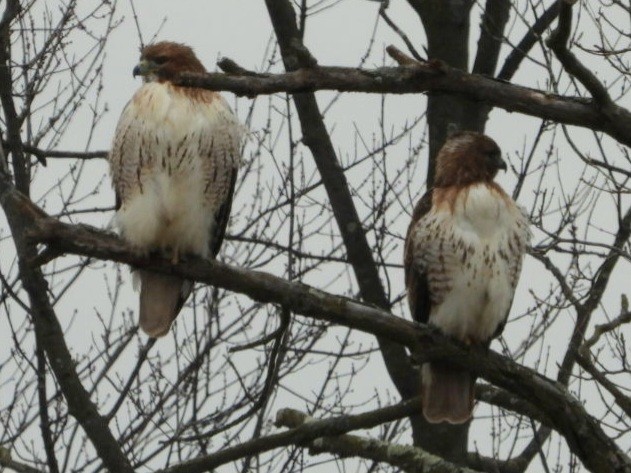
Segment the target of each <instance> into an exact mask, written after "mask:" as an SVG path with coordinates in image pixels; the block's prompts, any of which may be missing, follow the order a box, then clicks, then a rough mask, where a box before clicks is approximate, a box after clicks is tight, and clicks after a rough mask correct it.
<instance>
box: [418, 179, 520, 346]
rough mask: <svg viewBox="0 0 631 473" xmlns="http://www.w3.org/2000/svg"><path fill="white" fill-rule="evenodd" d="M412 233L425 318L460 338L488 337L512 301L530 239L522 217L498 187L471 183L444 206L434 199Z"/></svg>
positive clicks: (501, 320) (486, 338)
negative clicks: (423, 284)
mask: <svg viewBox="0 0 631 473" xmlns="http://www.w3.org/2000/svg"><path fill="white" fill-rule="evenodd" d="M413 231H414V236H413V238H414V240H413V244H414V255H415V262H414V263H415V265H417V267H418V268H419V270H421V271H423V272H425V273H426V274H427V278H428V284H429V290H430V294H431V300H432V308H431V312H430V318H429V322H430V323H431V324H433V325H436V326H438V327H440V328H441V329H442V330H443V331H444V332H445V333H447V334H449V335H452V336H455V337H457V338H459V339H461V340H467V341H472V342H480V341H485V340H488V339H490V338H491V337H492V336H493V334H494V332H495V330H496V329H497V327H498V326H499V325H500V324H501V323H502V322H503V321H504V320H505V318H506V316H507V314H508V311H509V309H510V305H511V303H512V299H513V295H514V292H515V287H516V285H517V280H518V278H519V272H520V270H521V261H522V258H523V254H524V252H525V249H526V247H527V245H528V243H529V238H530V232H529V229H528V221H527V218H526V216H525V215H524V214H523V213H522V212H521V210H520V209H519V208H518V207H517V206H516V205H515V203H514V202H513V201H512V199H510V197H508V196H507V195H506V194H504V193H503V191H501V189H499V188H497V187H494V186H490V185H487V184H475V185H471V186H469V187H467V188H465V189H463V190H460V191H459V192H458V193H457V194H456V197H455V201H452V202H451V203H449V204H448V203H444V204H439V205H436V203H435V202H434V205H433V206H432V210H431V211H430V212H428V213H427V214H426V215H425V216H424V217H422V218H421V219H420V220H419V221H418V222H417V223H416V225H415V227H414V230H413Z"/></svg>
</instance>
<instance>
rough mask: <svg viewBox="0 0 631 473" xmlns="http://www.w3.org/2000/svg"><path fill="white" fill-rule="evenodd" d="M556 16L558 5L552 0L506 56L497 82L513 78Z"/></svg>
mask: <svg viewBox="0 0 631 473" xmlns="http://www.w3.org/2000/svg"><path fill="white" fill-rule="evenodd" d="M558 15H559V3H558V2H557V1H556V0H554V2H553V3H552V5H550V6H549V7H548V9H547V10H546V11H544V12H543V14H542V15H541V16H540V17H539V18H537V21H535V23H534V24H533V25H532V26H531V27H530V29H529V30H528V33H526V34H525V35H524V37H523V38H522V39H521V41H520V42H519V44H517V46H515V47H514V48H513V50H512V51H511V52H510V53H509V54H508V56H507V57H506V60H505V61H504V65H503V66H502V69H501V70H500V73H499V74H498V75H497V78H498V79H499V80H502V81H509V80H511V79H512V78H513V76H514V75H515V73H516V72H517V69H519V66H520V65H521V63H522V61H523V60H524V58H526V56H528V53H529V52H530V50H531V49H532V47H533V46H534V45H535V44H537V41H539V39H540V38H541V35H542V34H543V32H544V31H546V30H547V29H548V28H549V27H550V25H551V24H552V22H553V21H554V20H556V18H557V16H558Z"/></svg>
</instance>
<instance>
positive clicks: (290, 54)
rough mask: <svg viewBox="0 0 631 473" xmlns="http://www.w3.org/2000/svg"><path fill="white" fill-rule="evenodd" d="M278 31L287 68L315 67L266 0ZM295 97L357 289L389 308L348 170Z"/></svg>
mask: <svg viewBox="0 0 631 473" xmlns="http://www.w3.org/2000/svg"><path fill="white" fill-rule="evenodd" d="M266 5H267V10H268V12H269V15H270V18H271V20H272V25H273V26H274V31H275V32H276V37H277V39H278V45H279V47H280V51H281V55H282V57H283V62H284V64H285V69H287V70H288V71H291V70H294V69H297V68H298V67H303V68H313V67H315V64H316V62H315V59H314V58H313V57H312V56H311V54H310V53H309V51H308V50H307V48H306V47H305V46H304V44H303V43H302V39H301V34H300V32H299V30H298V26H297V25H296V15H295V12H294V9H293V7H292V5H291V3H290V2H289V1H288V0H266ZM293 98H294V103H295V105H296V111H297V112H298V118H299V120H300V126H301V129H302V135H303V142H304V144H305V145H307V147H308V148H309V150H310V151H311V154H312V155H313V159H314V161H315V163H316V166H317V168H318V171H319V173H320V175H321V176H322V183H323V184H324V188H325V190H326V192H327V195H328V197H329V201H330V202H331V209H332V211H333V216H334V217H335V221H336V222H337V226H338V228H339V230H340V234H341V236H342V240H343V241H344V246H345V248H346V254H347V256H348V260H349V262H350V264H351V266H352V267H353V271H354V273H355V277H356V279H357V285H358V286H359V292H360V294H361V297H362V299H363V300H364V301H366V302H368V303H371V304H375V305H377V306H379V307H381V308H382V309H386V310H387V309H389V307H390V301H389V300H388V296H387V295H386V292H385V290H384V287H383V284H382V283H381V280H380V278H379V270H378V268H377V264H376V262H375V258H374V256H373V253H372V250H371V248H370V246H369V244H368V240H367V238H366V232H365V231H364V228H363V227H362V223H361V220H360V218H359V215H358V214H357V209H356V208H355V203H354V202H353V198H352V196H351V192H350V189H349V186H348V182H347V181H346V176H345V174H344V171H343V169H342V167H341V165H340V162H339V160H338V158H337V154H336V153H335V148H334V147H333V143H332V142H331V138H330V136H329V133H328V131H327V129H326V125H325V124H324V120H323V118H322V114H321V113H320V109H319V107H318V103H317V101H316V98H315V95H314V94H313V93H302V94H295V95H294V97H293ZM378 342H379V347H380V349H381V353H382V356H383V358H384V362H385V365H386V368H387V370H388V373H389V374H390V377H391V379H392V381H393V383H394V385H395V386H396V387H397V390H398V391H399V393H400V395H401V396H402V397H403V398H407V397H410V396H412V395H414V394H415V392H416V389H415V388H416V382H414V378H415V376H414V371H413V370H412V368H411V364H410V362H409V360H408V357H407V354H406V352H405V350H404V348H403V347H401V346H397V345H393V344H392V343H389V342H387V341H386V340H382V339H379V340H378Z"/></svg>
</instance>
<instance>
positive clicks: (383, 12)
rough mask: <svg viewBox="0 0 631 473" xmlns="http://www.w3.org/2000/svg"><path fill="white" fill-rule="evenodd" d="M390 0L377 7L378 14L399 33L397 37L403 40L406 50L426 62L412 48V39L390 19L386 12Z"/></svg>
mask: <svg viewBox="0 0 631 473" xmlns="http://www.w3.org/2000/svg"><path fill="white" fill-rule="evenodd" d="M389 3H390V2H383V3H382V4H381V6H380V7H379V16H380V17H381V18H383V19H384V21H385V22H386V23H387V24H388V26H389V27H390V28H392V30H393V31H394V32H395V33H396V34H397V35H399V37H400V38H401V39H402V40H403V42H404V43H405V45H406V46H407V48H408V50H409V51H410V53H411V54H412V56H414V58H415V59H416V60H417V61H419V62H426V60H425V59H424V58H423V57H422V56H421V55H420V54H419V53H418V51H417V50H416V49H415V48H414V45H413V44H412V41H410V38H408V36H407V35H406V34H405V33H404V32H403V31H402V30H401V29H400V28H399V27H398V26H397V25H396V24H395V22H394V21H392V20H391V19H390V17H389V16H388V14H387V13H386V9H387V8H388V5H389Z"/></svg>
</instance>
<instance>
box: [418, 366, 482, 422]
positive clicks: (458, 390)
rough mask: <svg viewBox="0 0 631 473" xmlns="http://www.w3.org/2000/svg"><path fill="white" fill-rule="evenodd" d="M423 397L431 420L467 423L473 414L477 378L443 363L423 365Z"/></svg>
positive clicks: (425, 408)
mask: <svg viewBox="0 0 631 473" xmlns="http://www.w3.org/2000/svg"><path fill="white" fill-rule="evenodd" d="M421 374H422V382H423V387H422V390H421V399H422V401H421V402H422V407H423V415H424V416H425V419H427V421H428V422H430V423H432V424H437V423H439V422H449V423H450V424H463V423H465V422H466V421H468V420H469V419H470V418H471V414H472V413H473V394H474V387H475V378H474V377H473V376H472V375H471V373H469V372H468V371H466V370H462V369H459V368H454V367H453V366H451V365H447V364H445V363H440V362H431V363H425V364H424V365H423V368H422V372H421Z"/></svg>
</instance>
